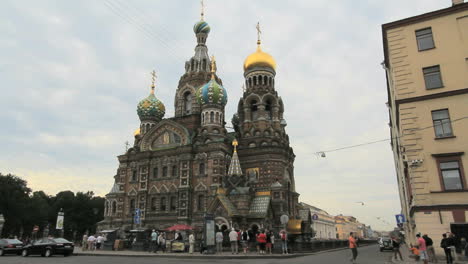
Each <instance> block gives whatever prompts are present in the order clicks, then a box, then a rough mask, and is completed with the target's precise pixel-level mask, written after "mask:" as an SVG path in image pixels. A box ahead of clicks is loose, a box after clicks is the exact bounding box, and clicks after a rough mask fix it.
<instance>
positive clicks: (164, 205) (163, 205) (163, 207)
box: [159, 197, 166, 212]
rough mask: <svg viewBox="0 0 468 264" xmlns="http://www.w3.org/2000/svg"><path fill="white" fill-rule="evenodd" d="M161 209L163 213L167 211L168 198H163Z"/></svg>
mask: <svg viewBox="0 0 468 264" xmlns="http://www.w3.org/2000/svg"><path fill="white" fill-rule="evenodd" d="M159 209H160V211H161V212H164V211H166V197H161V201H160V206H159Z"/></svg>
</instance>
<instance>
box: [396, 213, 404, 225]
mask: <svg viewBox="0 0 468 264" xmlns="http://www.w3.org/2000/svg"><path fill="white" fill-rule="evenodd" d="M395 218H396V222H397V224H403V223H404V222H406V219H405V215H404V214H397V215H395Z"/></svg>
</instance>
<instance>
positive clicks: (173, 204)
mask: <svg viewBox="0 0 468 264" xmlns="http://www.w3.org/2000/svg"><path fill="white" fill-rule="evenodd" d="M176 209H177V198H176V197H175V196H172V197H171V211H175V210H176Z"/></svg>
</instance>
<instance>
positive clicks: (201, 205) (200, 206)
mask: <svg viewBox="0 0 468 264" xmlns="http://www.w3.org/2000/svg"><path fill="white" fill-rule="evenodd" d="M197 209H198V211H205V196H204V195H203V194H200V195H198V197H197Z"/></svg>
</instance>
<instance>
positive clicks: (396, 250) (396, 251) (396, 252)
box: [392, 236, 403, 261]
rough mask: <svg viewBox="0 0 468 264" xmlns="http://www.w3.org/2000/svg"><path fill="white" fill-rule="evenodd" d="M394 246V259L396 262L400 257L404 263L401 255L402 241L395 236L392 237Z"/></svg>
mask: <svg viewBox="0 0 468 264" xmlns="http://www.w3.org/2000/svg"><path fill="white" fill-rule="evenodd" d="M392 246H393V257H394V258H395V260H398V256H400V260H401V261H403V256H402V255H401V251H400V240H399V239H398V238H396V237H394V236H392Z"/></svg>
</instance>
